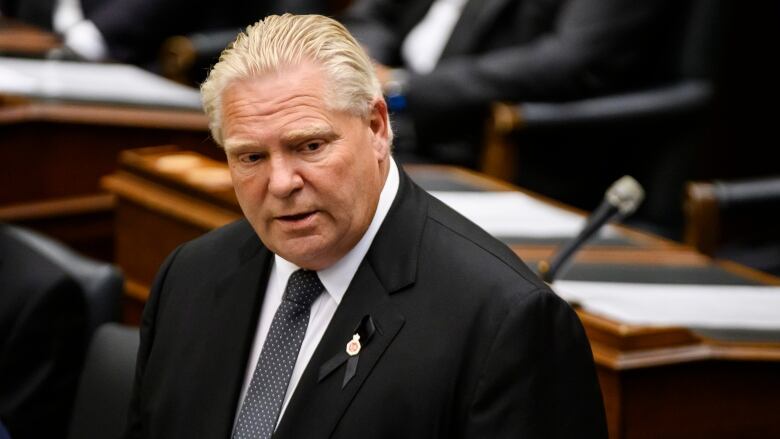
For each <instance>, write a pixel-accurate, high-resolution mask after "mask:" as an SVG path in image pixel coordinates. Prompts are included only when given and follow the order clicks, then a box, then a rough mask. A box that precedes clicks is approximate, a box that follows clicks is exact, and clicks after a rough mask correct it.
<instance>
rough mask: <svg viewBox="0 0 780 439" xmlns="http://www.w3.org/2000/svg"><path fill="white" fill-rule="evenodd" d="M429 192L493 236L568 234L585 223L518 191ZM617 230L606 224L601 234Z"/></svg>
mask: <svg viewBox="0 0 780 439" xmlns="http://www.w3.org/2000/svg"><path fill="white" fill-rule="evenodd" d="M431 195H433V196H434V197H436V198H438V199H439V200H441V201H443V202H444V203H445V204H447V205H448V206H450V207H452V208H453V209H455V210H456V211H458V212H459V213H460V214H461V215H463V216H465V217H466V218H468V219H470V220H471V221H473V222H474V223H476V224H477V225H479V226H480V227H482V228H483V229H485V230H486V231H487V232H488V233H490V234H491V235H493V236H496V237H534V238H552V237H570V236H575V235H577V233H579V231H580V230H581V229H582V227H583V225H584V224H585V219H584V218H583V217H581V216H580V215H577V214H575V213H572V212H569V211H567V210H564V209H561V208H558V207H554V206H551V205H549V204H546V203H544V202H542V201H539V200H537V199H535V198H533V197H530V196H528V195H526V194H524V193H522V192H443V191H442V192H440V191H435V192H431ZM616 234H617V232H616V231H615V230H614V229H612V228H610V227H606V228H604V229H603V232H602V237H604V236H614V235H616Z"/></svg>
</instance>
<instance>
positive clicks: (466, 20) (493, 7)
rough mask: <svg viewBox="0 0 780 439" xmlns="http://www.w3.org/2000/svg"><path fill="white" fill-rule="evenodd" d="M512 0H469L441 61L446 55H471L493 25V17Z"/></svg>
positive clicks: (445, 47)
mask: <svg viewBox="0 0 780 439" xmlns="http://www.w3.org/2000/svg"><path fill="white" fill-rule="evenodd" d="M510 1H512V0H469V1H468V3H466V6H465V7H464V8H463V13H462V14H461V16H460V19H458V23H457V24H456V25H455V29H453V31H452V35H451V36H450V38H449V40H447V45H446V46H444V51H443V52H442V56H441V59H445V58H446V57H447V56H448V55H461V54H464V53H471V51H472V50H473V49H474V46H475V45H476V44H477V41H479V38H480V37H481V36H482V34H483V33H484V31H485V30H486V29H487V28H489V26H491V25H493V23H495V21H496V20H495V17H496V15H497V14H499V13H501V11H502V10H503V9H504V6H506V5H507V4H508V3H509V2H510Z"/></svg>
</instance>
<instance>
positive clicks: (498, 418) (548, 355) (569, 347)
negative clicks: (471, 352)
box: [464, 290, 607, 438]
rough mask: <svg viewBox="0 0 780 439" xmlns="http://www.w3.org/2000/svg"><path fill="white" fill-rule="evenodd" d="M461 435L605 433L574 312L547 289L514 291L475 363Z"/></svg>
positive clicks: (584, 342) (601, 408)
mask: <svg viewBox="0 0 780 439" xmlns="http://www.w3.org/2000/svg"><path fill="white" fill-rule="evenodd" d="M465 431H466V434H465V435H464V437H466V438H516V437H528V438H541V437H544V438H572V437H577V438H606V437H607V429H606V421H605V414H604V405H603V401H602V398H601V392H600V389H599V385H598V382H597V379H596V373H595V368H594V364H593V357H592V354H591V351H590V345H589V343H588V340H587V338H586V337H585V333H584V331H583V328H582V325H581V324H580V321H579V319H578V317H577V316H576V314H575V313H574V312H573V311H572V310H571V308H570V307H569V306H568V304H566V303H565V302H564V301H563V300H562V299H560V298H559V297H558V296H556V295H555V294H553V293H551V292H549V291H548V290H537V291H536V292H534V293H532V294H530V295H526V296H524V297H522V298H519V299H518V301H517V303H516V304H515V306H513V307H512V308H511V310H510V311H509V312H508V313H507V315H506V317H505V318H504V320H503V322H502V324H501V328H500V330H499V332H498V334H497V336H496V338H495V340H494V342H493V346H492V347H491V350H490V353H489V355H488V357H487V359H486V360H485V363H484V367H483V368H482V373H481V378H480V381H479V384H478V385H477V388H476V390H475V394H474V397H473V399H472V403H471V406H470V409H469V412H468V415H467V420H466V426H465Z"/></svg>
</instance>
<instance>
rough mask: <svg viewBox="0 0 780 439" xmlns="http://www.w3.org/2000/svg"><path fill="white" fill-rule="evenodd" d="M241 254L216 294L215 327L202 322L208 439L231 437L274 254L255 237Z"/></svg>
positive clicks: (242, 249)
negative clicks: (209, 430) (237, 263)
mask: <svg viewBox="0 0 780 439" xmlns="http://www.w3.org/2000/svg"><path fill="white" fill-rule="evenodd" d="M250 229H251V228H250ZM240 253H241V256H240V257H241V263H240V265H239V266H238V268H237V269H236V270H235V271H234V272H232V273H230V274H228V275H227V276H225V277H224V278H223V279H222V281H221V282H219V283H218V284H217V287H216V289H215V290H214V293H213V296H212V303H211V304H210V311H209V315H210V316H211V318H212V321H211V322H202V324H203V325H204V326H206V327H207V328H211V329H212V330H209V329H206V330H204V334H203V337H202V343H203V347H202V349H201V350H200V351H201V352H208V353H209V358H201V359H200V360H201V362H202V363H203V367H202V369H204V370H207V371H208V376H207V378H208V379H204V380H201V381H200V382H199V383H198V385H199V386H205V387H206V388H205V389H202V390H203V392H202V394H203V395H206V398H204V399H205V400H204V401H200V402H199V403H200V404H203V408H204V409H203V410H201V411H200V413H202V414H204V415H205V416H208V417H209V418H210V422H203V423H201V422H199V424H201V425H213V426H214V428H215V430H214V431H213V432H211V433H209V434H205V432H202V433H204V434H203V436H204V437H207V436H208V437H229V436H230V432H231V430H232V426H233V419H234V415H235V411H236V408H237V405H238V399H239V396H240V392H241V386H242V384H243V379H244V371H245V370H246V365H247V361H248V357H249V354H250V352H251V347H252V340H254V336H255V331H256V328H257V319H258V315H259V312H260V306H261V304H262V301H263V296H264V295H265V285H267V283H268V276H269V273H270V267H271V263H272V256H273V254H272V253H271V252H270V251H268V250H267V249H266V248H265V247H263V246H262V245H261V244H260V242H259V240H258V239H257V236H256V235H254V231H252V237H250V238H249V239H248V240H247V242H246V243H245V245H244V246H243V247H242V248H241V250H240ZM204 378H206V377H205V376H204Z"/></svg>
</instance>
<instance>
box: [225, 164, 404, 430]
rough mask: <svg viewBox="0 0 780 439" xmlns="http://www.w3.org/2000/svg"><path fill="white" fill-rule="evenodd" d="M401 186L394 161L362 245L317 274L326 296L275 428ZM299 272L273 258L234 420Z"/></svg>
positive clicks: (314, 309)
mask: <svg viewBox="0 0 780 439" xmlns="http://www.w3.org/2000/svg"><path fill="white" fill-rule="evenodd" d="M398 184H399V176H398V167H397V166H396V164H395V161H394V160H393V159H392V157H391V158H390V172H388V174H387V179H386V180H385V184H384V187H383V188H382V192H381V193H380V195H379V203H378V204H377V207H376V212H375V213H374V218H373V219H372V220H371V224H369V226H368V229H367V230H366V233H365V234H364V235H363V237H362V238H361V239H360V241H358V243H357V244H356V245H355V247H353V248H352V250H350V251H349V253H347V254H346V255H344V257H343V258H341V259H340V260H339V261H338V262H336V263H335V264H333V265H331V266H330V267H328V268H326V269H324V270H320V271H318V272H317V276H318V277H319V278H320V281H321V282H322V285H324V286H325V292H324V293H322V294H321V295H320V296H319V297H318V298H317V300H315V301H314V303H313V304H312V306H311V311H310V313H309V325H308V326H307V327H306V335H305V336H304V337H303V342H302V343H301V349H300V351H299V352H298V359H297V360H296V362H295V368H293V372H292V376H291V377H290V383H289V384H288V386H287V393H286V394H285V396H284V403H283V404H282V409H281V411H280V412H279V418H278V419H277V421H276V425H279V421H280V420H281V419H282V416H283V415H284V411H285V409H286V408H287V403H288V402H290V397H291V396H292V394H293V392H294V391H295V387H296V386H297V385H298V381H299V380H300V379H301V375H303V371H304V369H306V365H307V364H309V360H310V359H311V357H312V355H313V354H314V350H315V349H317V345H318V344H319V343H320V340H321V339H322V335H323V334H324V333H325V329H327V327H328V324H330V320H331V319H332V318H333V314H335V313H336V308H338V306H339V303H341V298H342V297H344V293H345V292H346V291H347V287H349V284H350V283H351V282H352V278H353V277H354V276H355V273H356V272H357V269H358V266H359V265H360V263H361V262H362V261H363V258H364V257H365V255H366V253H367V252H368V248H369V247H370V246H371V242H373V241H374V236H376V233H377V231H378V230H379V226H381V225H382V221H383V220H384V219H385V216H387V212H388V211H389V210H390V206H391V205H392V204H393V200H395V196H396V193H397V192H398ZM299 268H300V267H298V266H297V265H295V264H293V263H292V262H289V261H286V260H285V259H283V258H281V257H280V256H278V255H275V256H274V265H273V268H272V269H271V274H270V277H269V278H268V285H267V287H266V290H265V298H264V300H263V306H262V308H261V309H260V319H259V321H258V323H257V331H256V332H255V340H254V343H253V345H252V352H251V354H250V356H249V363H248V364H247V368H246V372H245V375H244V385H243V386H242V387H241V397H240V399H239V402H240V403H241V404H239V410H237V411H236V418H235V419H238V414H239V413H240V412H241V410H240V406H241V405H242V404H243V401H244V397H245V396H246V392H247V390H248V389H249V384H250V383H251V381H252V375H253V374H254V371H255V367H257V360H258V359H259V358H260V351H261V350H262V348H263V343H265V338H266V336H267V335H268V331H269V329H270V328H271V321H272V320H273V318H274V314H276V309H277V308H278V307H279V305H280V304H281V303H282V298H283V296H284V290H285V287H286V286H287V280H288V279H289V278H290V275H291V274H292V273H293V272H294V271H296V270H298V269H299ZM347 341H348V340H345V341H344V343H346V342H347ZM234 424H235V420H234Z"/></svg>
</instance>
